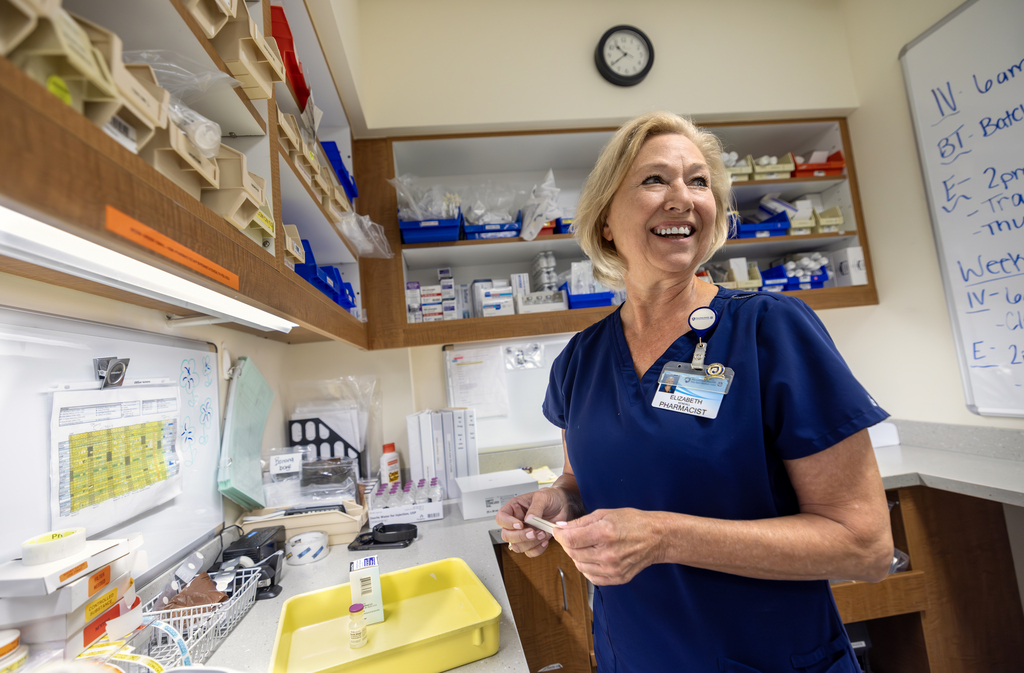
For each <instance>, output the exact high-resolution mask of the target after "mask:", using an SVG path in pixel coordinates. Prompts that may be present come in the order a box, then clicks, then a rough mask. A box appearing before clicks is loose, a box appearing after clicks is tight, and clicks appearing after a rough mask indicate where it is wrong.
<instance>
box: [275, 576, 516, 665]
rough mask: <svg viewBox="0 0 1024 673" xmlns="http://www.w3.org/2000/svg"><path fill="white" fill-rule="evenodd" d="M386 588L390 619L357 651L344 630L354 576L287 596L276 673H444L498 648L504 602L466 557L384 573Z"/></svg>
mask: <svg viewBox="0 0 1024 673" xmlns="http://www.w3.org/2000/svg"><path fill="white" fill-rule="evenodd" d="M382 558H384V559H386V557H382ZM380 589H381V595H382V596H383V597H384V621H383V622H381V623H379V624H371V625H370V626H369V630H368V641H367V643H366V645H365V646H363V647H361V648H359V649H356V650H353V649H352V648H350V647H349V646H348V640H347V639H343V638H341V637H340V636H339V634H342V633H343V632H344V630H345V626H346V625H347V624H348V606H349V605H350V604H351V603H352V595H351V589H350V587H349V585H348V584H347V583H346V584H340V585H338V586H335V587H331V588H329V589H322V590H320V591H314V592H311V593H306V594H300V595H298V596H294V597H292V598H289V599H288V600H287V601H285V604H284V606H282V608H281V619H280V621H279V622H278V625H277V638H276V640H275V642H274V651H273V653H272V654H271V657H270V671H271V673H326V672H327V671H332V672H337V673H342V672H346V673H358V672H362V671H366V672H371V671H402V672H403V673H440V672H441V671H447V670H449V669H452V668H456V667H457V666H463V665H465V664H468V663H471V662H474V661H478V660H480V659H484V658H486V657H489V656H491V655H493V654H494V653H496V652H497V651H498V620H499V618H500V617H501V606H500V605H498V602H497V601H496V600H494V596H492V595H491V594H490V592H489V591H487V588H486V587H485V586H484V585H483V583H482V582H481V581H480V579H479V578H478V577H477V576H476V575H475V574H474V573H473V571H472V570H471V569H470V567H469V565H468V564H467V563H466V562H465V561H464V560H462V559H460V558H449V559H444V560H441V561H435V562H433V563H427V564H424V565H419V566H415V567H413V568H407V569H405V570H398V571H395V572H389V573H384V574H382V575H381V576H380Z"/></svg>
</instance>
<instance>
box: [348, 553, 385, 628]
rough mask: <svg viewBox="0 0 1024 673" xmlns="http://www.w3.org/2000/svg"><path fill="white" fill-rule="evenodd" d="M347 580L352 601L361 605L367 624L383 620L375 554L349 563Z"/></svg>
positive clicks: (378, 568) (378, 573)
mask: <svg viewBox="0 0 1024 673" xmlns="http://www.w3.org/2000/svg"><path fill="white" fill-rule="evenodd" d="M348 581H349V588H350V590H351V595H352V602H353V603H361V604H362V605H363V617H364V619H365V620H366V623H367V624H379V623H380V622H383V621H384V599H383V597H382V596H381V593H380V567H379V566H378V565H377V557H376V556H367V557H366V558H361V559H357V560H355V561H352V562H351V563H349V566H348Z"/></svg>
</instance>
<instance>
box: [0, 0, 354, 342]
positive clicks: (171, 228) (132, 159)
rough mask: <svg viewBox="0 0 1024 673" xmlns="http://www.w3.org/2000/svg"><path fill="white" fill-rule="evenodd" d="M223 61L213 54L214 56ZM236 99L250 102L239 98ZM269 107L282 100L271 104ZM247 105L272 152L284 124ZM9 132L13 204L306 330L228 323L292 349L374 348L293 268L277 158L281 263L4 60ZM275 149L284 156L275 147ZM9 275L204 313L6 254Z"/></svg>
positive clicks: (2, 121) (0, 186) (3, 111)
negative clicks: (197, 265)
mask: <svg viewBox="0 0 1024 673" xmlns="http://www.w3.org/2000/svg"><path fill="white" fill-rule="evenodd" d="M151 1H152V2H155V1H156V0H151ZM160 1H161V2H169V3H171V5H172V6H173V8H174V9H175V10H176V12H177V13H180V14H181V15H182V18H183V19H184V20H185V22H186V24H188V25H189V26H190V28H191V30H192V32H197V31H198V32H197V37H196V39H197V40H200V45H201V46H203V48H204V49H209V50H212V47H211V46H209V41H208V40H206V38H205V37H204V36H202V34H201V29H200V28H199V27H198V24H195V21H194V20H193V19H192V17H191V15H190V14H188V12H187V10H185V9H184V7H183V6H182V5H181V3H180V2H179V1H178V0H160ZM161 7H162V5H161ZM262 7H263V9H264V12H265V13H266V15H267V16H266V17H265V25H269V23H270V21H269V4H268V3H264V4H263V5H262ZM215 55H216V52H213V54H212V55H211V58H213V57H214V56H215ZM221 66H223V62H221ZM238 93H239V95H241V96H242V97H243V98H245V96H244V94H242V93H241V92H240V91H239V92H238ZM231 95H232V96H234V95H235V94H234V93H232V94H231ZM270 102H271V104H272V103H273V99H271V101H270ZM245 103H246V109H248V110H249V111H250V113H251V114H253V115H254V117H253V119H254V121H256V122H258V124H259V126H260V128H261V129H262V131H263V132H264V133H267V134H269V135H270V136H271V137H270V144H269V147H271V148H273V147H277V146H278V145H279V143H278V140H277V135H276V134H277V129H276V125H274V124H269V125H268V124H267V123H266V121H265V120H264V119H263V118H262V116H261V115H260V114H259V113H258V112H257V111H256V109H255V107H254V106H253V105H252V103H251V102H249V101H248V99H246V100H245ZM0 125H2V128H4V129H5V133H3V134H0V155H2V156H3V157H4V158H5V162H6V165H7V166H8V167H11V168H14V167H17V170H10V171H8V173H7V175H6V177H5V179H4V180H3V181H0V203H3V205H5V206H7V207H10V208H12V209H14V210H18V211H20V212H23V213H25V214H28V215H31V216H33V217H37V218H38V219H41V220H43V221H45V222H47V223H49V224H51V225H53V226H56V227H59V228H61V229H63V230H65V231H68V232H70V233H72V234H74V235H76V236H79V237H81V238H83V239H86V240H89V241H92V242H94V243H98V244H99V245H102V246H104V247H107V248H109V249H112V250H115V251H117V252H120V253H122V254H125V255H127V256H128V257H131V258H133V259H136V260H139V261H143V262H145V263H147V264H150V265H152V266H154V267H156V268H159V269H162V270H165V271H168V272H170V273H172V274H174V275H176V276H179V277H182V278H186V279H188V280H190V281H192V282H195V283H197V284H199V285H202V286H204V287H206V288H208V289H211V290H214V291H215V292H219V293H220V294H223V295H226V296H229V297H231V298H234V299H237V300H240V301H242V302H244V303H247V304H250V305H252V306H255V307H257V308H260V309H263V310H265V311H268V312H270V313H273V314H275V315H278V316H281V317H284V318H287V319H290V320H292V321H293V322H296V323H299V327H297V328H293V329H292V331H291V332H290V333H289V334H282V333H280V332H261V331H258V330H254V329H250V328H246V327H242V326H238V325H234V324H233V323H227V325H228V326H230V327H235V328H237V329H239V330H241V331H246V332H251V333H254V334H258V335H261V336H265V337H267V338H270V339H274V340H278V341H282V342H286V343H303V342H310V341H326V340H332V339H333V340H342V341H347V342H349V343H351V344H353V345H355V346H357V347H360V348H366V347H367V329H366V325H365V323H362V322H360V321H359V320H357V319H356V318H354V317H353V316H352V315H350V314H349V313H348V312H347V311H345V310H344V309H342V308H341V307H340V306H338V305H337V304H335V303H333V302H331V301H330V300H329V299H328V298H327V297H326V296H324V295H323V294H321V293H320V292H318V291H317V290H316V289H315V288H313V287H312V286H311V285H309V284H308V283H307V282H306V281H305V280H303V279H302V278H300V277H299V276H298V275H297V274H295V273H294V272H293V271H291V270H290V269H288V268H287V267H286V266H285V265H284V262H283V250H284V238H283V237H284V229H283V226H281V225H282V224H283V221H282V214H281V190H280V175H279V171H278V170H277V168H276V163H277V162H276V161H270V162H269V164H270V166H271V171H270V172H271V175H267V176H263V177H266V178H267V179H268V185H272V189H273V200H274V217H275V221H276V240H275V254H274V255H273V256H272V255H270V254H268V252H267V251H266V250H264V249H263V248H262V247H261V246H260V245H259V244H257V243H256V242H254V241H253V240H252V239H250V238H249V237H247V236H245V235H244V234H242V233H241V232H239V231H238V230H237V229H235V227H234V226H232V225H231V224H230V223H228V222H227V221H226V220H224V219H223V218H222V217H220V216H219V215H217V214H216V213H214V212H213V211H212V210H210V209H209V208H207V207H206V206H204V205H203V204H202V203H200V202H199V201H198V200H197V199H195V198H193V197H192V196H191V195H189V194H188V193H186V192H185V191H184V190H182V189H181V188H180V187H178V186H177V185H175V184H174V183H173V182H171V181H170V180H169V179H167V178H166V177H164V176H163V175H162V174H160V173H159V172H158V171H157V170H156V169H154V168H153V167H151V166H150V165H149V164H147V163H146V162H145V161H143V160H142V159H141V158H139V157H138V156H137V155H135V154H133V153H131V152H130V151H128V150H127V149H125V148H123V147H122V146H121V145H119V144H118V143H117V142H116V141H114V140H113V139H112V138H110V137H109V136H107V134H106V133H104V131H103V130H102V129H100V128H98V127H96V126H95V125H93V124H92V123H91V122H90V121H89V120H88V119H86V118H85V117H84V116H82V115H80V114H78V113H77V112H75V111H74V110H73V109H71V108H70V107H68V106H66V105H64V104H63V103H61V102H60V101H59V100H58V99H57V98H56V97H55V96H53V95H52V94H50V93H49V92H47V91H46V89H45V88H44V87H42V86H40V85H39V84H38V83H37V82H35V81H34V80H32V79H31V78H29V77H28V76H27V75H25V74H24V73H23V72H21V71H20V70H19V69H18V68H16V67H14V65H13V64H12V63H11V62H10V61H8V60H7V59H5V58H0ZM272 154H273V155H274V158H276V155H277V153H276V151H273V152H272ZM55 158H59V161H55ZM268 159H269V157H268ZM268 191H269V190H268ZM107 205H110V206H113V207H114V208H116V209H118V210H120V211H121V212H123V213H125V214H127V215H129V216H130V217H133V218H135V219H137V220H139V221H140V222H142V223H143V224H145V225H146V226H148V227H151V228H152V229H154V230H156V231H158V232H159V233H161V234H164V235H166V236H168V237H169V238H171V239H173V240H174V241H176V242H178V243H179V244H181V245H183V246H185V247H187V248H189V249H190V250H193V251H194V252H196V253H198V254H200V255H202V256H203V257H205V258H207V259H209V260H211V261H213V262H215V263H216V264H219V265H220V266H222V267H224V268H226V269H227V270H229V271H231V272H233V273H236V274H237V275H238V276H239V289H238V290H237V291H235V290H233V289H231V288H229V287H227V286H224V285H221V284H219V283H217V282H215V281H212V280H210V279H209V278H207V277H206V276H203V275H200V274H198V273H195V272H193V271H191V270H190V269H187V268H186V267H184V266H181V265H178V264H177V263H174V262H172V261H170V260H169V259H167V258H165V257H163V256H160V255H157V254H155V253H153V252H151V251H149V250H148V249H145V248H142V247H141V246H138V245H135V244H134V243H130V242H129V241H127V240H126V239H123V238H121V237H120V236H118V235H116V234H113V233H112V232H110V231H109V230H107V228H106V219H105V211H106V206H107ZM339 236H340V235H339ZM0 271H4V272H8V273H13V274H16V275H20V276H24V277H28V278H33V279H35V280H41V281H43V282H48V283H51V284H55V285H61V286H65V287H69V288H72V289H77V290H81V291H85V292H89V293H91V294H95V295H97V296H104V297H109V298H113V299H117V300H119V301H125V302H127V303H131V304H135V305H139V306H145V307H148V308H154V309H158V310H162V311H166V312H168V313H172V314H175V315H179V316H183V317H191V315H194V314H191V315H190V314H189V313H188V312H187V311H185V310H184V309H182V308H180V307H177V306H172V305H168V304H164V303H161V302H158V301H154V300H151V299H148V298H146V297H143V296H141V295H136V294H133V293H131V292H128V291H125V290H120V289H116V288H113V287H108V286H105V285H102V284H100V283H98V282H94V281H89V280H82V279H80V278H77V277H74V276H70V275H67V274H65V273H61V272H55V271H51V270H49V269H45V268H42V267H39V266H35V265H32V264H27V263H23V262H20V261H18V260H14V259H11V258H7V257H0Z"/></svg>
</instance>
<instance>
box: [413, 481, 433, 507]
mask: <svg viewBox="0 0 1024 673" xmlns="http://www.w3.org/2000/svg"><path fill="white" fill-rule="evenodd" d="M425 502H430V496H429V495H427V480H426V479H420V481H419V483H418V484H416V504H417V505H422V504H423V503H425Z"/></svg>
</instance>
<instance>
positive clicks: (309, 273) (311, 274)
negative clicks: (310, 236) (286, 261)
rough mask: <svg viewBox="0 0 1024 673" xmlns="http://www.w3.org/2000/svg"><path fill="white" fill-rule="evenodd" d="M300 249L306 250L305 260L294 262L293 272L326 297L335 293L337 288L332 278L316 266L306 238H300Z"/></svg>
mask: <svg viewBox="0 0 1024 673" xmlns="http://www.w3.org/2000/svg"><path fill="white" fill-rule="evenodd" d="M302 249H303V250H305V252H306V262H305V263H304V264H296V265H295V273H297V274H299V276H300V277H302V278H304V279H305V280H306V282H308V283H309V284H310V285H312V286H313V287H315V288H316V289H317V290H319V291H320V292H323V293H324V294H326V295H327V296H328V297H330V296H332V294H335V293H336V292H337V290H336V289H335V287H334V284H333V283H334V280H333V279H331V278H330V277H329V276H328V275H327V273H326V272H325V271H324V270H323V269H322V268H320V267H319V266H317V264H316V258H315V257H314V256H313V250H312V248H310V247H309V241H307V240H306V239H302Z"/></svg>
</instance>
